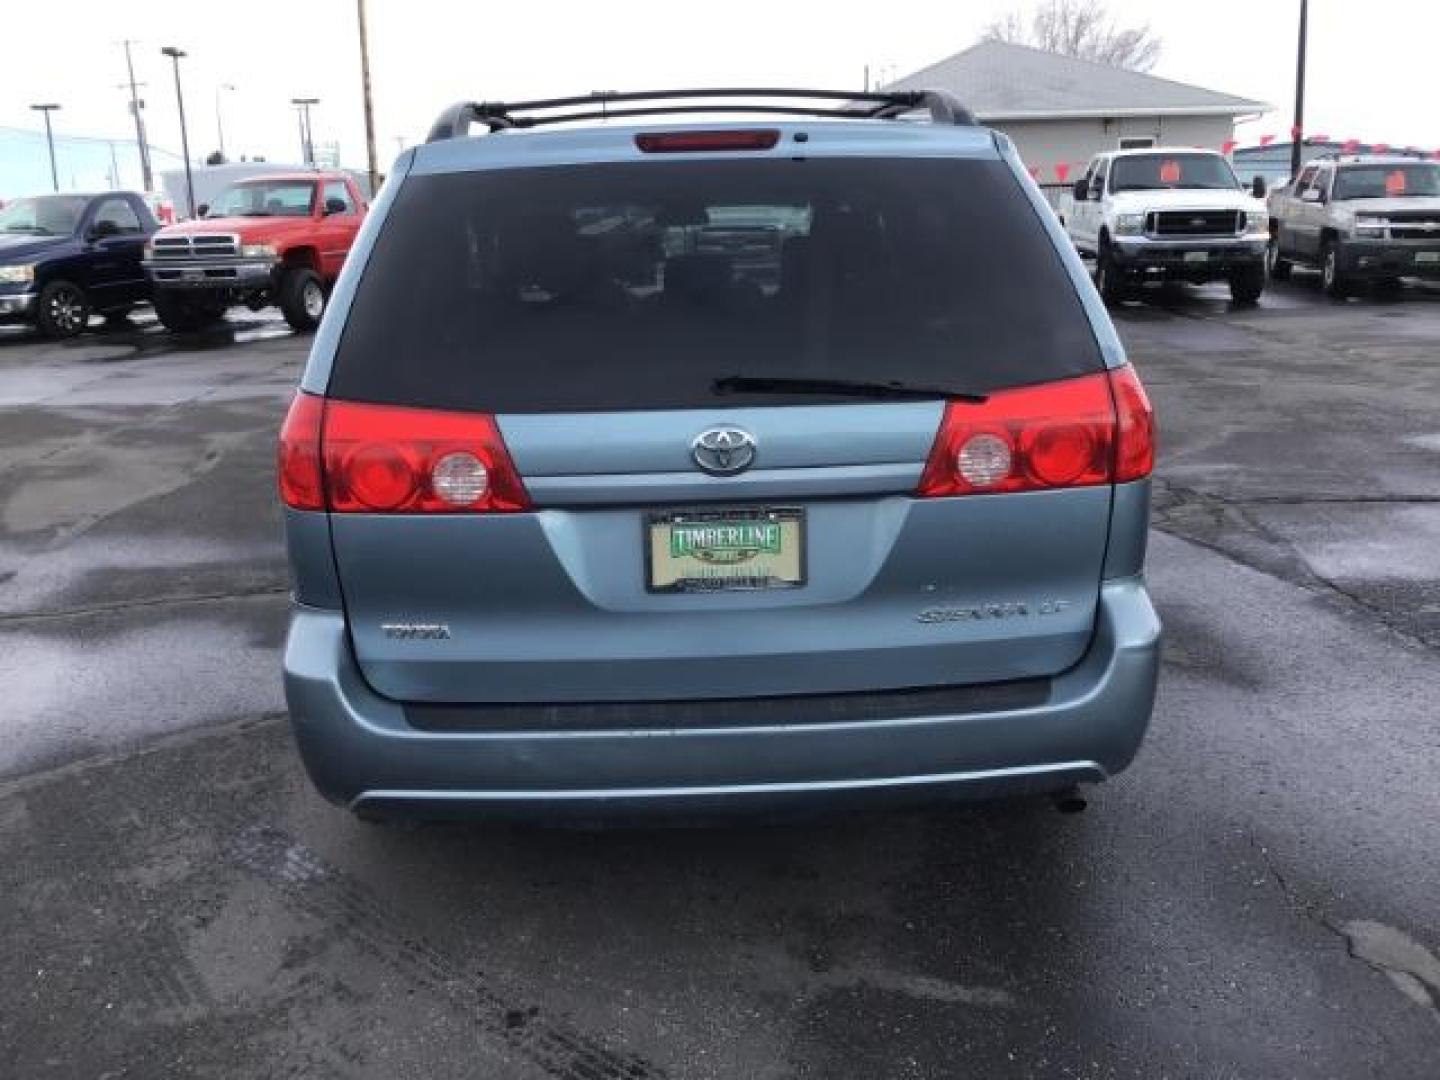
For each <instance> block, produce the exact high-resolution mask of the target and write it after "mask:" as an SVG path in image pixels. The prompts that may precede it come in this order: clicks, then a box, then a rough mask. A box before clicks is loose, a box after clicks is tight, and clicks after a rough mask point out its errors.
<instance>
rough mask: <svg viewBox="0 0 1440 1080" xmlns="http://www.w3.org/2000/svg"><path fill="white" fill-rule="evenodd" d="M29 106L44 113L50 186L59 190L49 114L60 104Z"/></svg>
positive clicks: (58, 175) (53, 137)
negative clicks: (48, 153) (48, 148)
mask: <svg viewBox="0 0 1440 1080" xmlns="http://www.w3.org/2000/svg"><path fill="white" fill-rule="evenodd" d="M30 108H32V109H34V110H35V111H36V112H40V113H44V114H45V145H46V146H48V147H50V186H51V187H53V188H54V189H55V190H56V191H59V190H60V173H59V172H58V171H57V170H56V168H55V132H54V131H53V130H51V128H50V114H51V113H52V112H54V111H55V110H56V109H58V108H60V106H59V105H56V104H54V103H49V104H45V105H31V106H30Z"/></svg>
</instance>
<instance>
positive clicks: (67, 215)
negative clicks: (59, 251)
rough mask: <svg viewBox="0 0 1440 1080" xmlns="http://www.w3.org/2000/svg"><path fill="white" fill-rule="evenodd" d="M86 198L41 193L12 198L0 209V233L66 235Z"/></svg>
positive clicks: (78, 216)
mask: <svg viewBox="0 0 1440 1080" xmlns="http://www.w3.org/2000/svg"><path fill="white" fill-rule="evenodd" d="M88 201H89V200H88V199H86V197H85V196H83V195H41V196H39V197H37V198H34V199H16V200H15V201H14V202H13V203H11V204H10V205H9V206H7V207H5V209H4V210H0V232H3V233H28V234H30V235H31V236H70V235H71V234H72V233H74V232H75V229H76V228H77V227H78V226H79V224H80V216H81V215H82V214H84V213H85V204H86V203H87V202H88Z"/></svg>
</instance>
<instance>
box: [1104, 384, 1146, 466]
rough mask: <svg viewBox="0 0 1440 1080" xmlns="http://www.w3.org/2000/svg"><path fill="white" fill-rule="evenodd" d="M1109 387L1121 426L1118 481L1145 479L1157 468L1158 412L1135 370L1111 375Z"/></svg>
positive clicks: (1117, 448) (1117, 456) (1118, 450)
mask: <svg viewBox="0 0 1440 1080" xmlns="http://www.w3.org/2000/svg"><path fill="white" fill-rule="evenodd" d="M1110 386H1111V388H1112V389H1113V390H1114V391H1115V414H1116V417H1117V418H1118V424H1119V436H1118V439H1117V442H1118V443H1119V445H1118V446H1117V447H1116V449H1115V482H1116V483H1117V484H1124V483H1127V482H1128V481H1130V480H1141V479H1144V478H1145V477H1147V476H1149V475H1150V473H1151V471H1152V470H1153V469H1154V468H1155V411H1154V410H1153V409H1151V408H1150V399H1149V398H1148V397H1147V396H1146V394H1145V387H1143V386H1141V385H1140V376H1138V375H1136V374H1135V369H1134V368H1133V367H1130V366H1129V365H1126V366H1125V367H1122V368H1118V369H1116V370H1115V371H1112V372H1110Z"/></svg>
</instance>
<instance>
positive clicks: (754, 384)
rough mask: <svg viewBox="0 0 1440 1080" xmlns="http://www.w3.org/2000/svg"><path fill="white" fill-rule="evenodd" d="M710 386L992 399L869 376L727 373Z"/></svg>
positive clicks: (723, 390)
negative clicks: (875, 378) (827, 376)
mask: <svg viewBox="0 0 1440 1080" xmlns="http://www.w3.org/2000/svg"><path fill="white" fill-rule="evenodd" d="M710 388H711V389H712V390H714V391H715V393H717V394H820V395H823V394H834V395H836V396H843V397H861V398H878V399H885V398H889V399H893V400H900V401H928V400H930V399H931V398H949V399H950V400H951V401H968V402H972V403H973V404H976V405H979V404H981V403H982V402H985V401H988V400H989V395H987V394H975V393H970V392H969V391H965V390H955V389H950V388H946V387H939V386H914V385H911V384H910V383H903V382H898V381H895V380H891V381H889V382H881V381H879V380H875V381H868V380H865V379H792V378H785V377H783V376H775V377H768V378H761V377H758V376H749V375H727V376H725V377H724V378H722V379H716V380H715V381H714V382H713V383H711V384H710Z"/></svg>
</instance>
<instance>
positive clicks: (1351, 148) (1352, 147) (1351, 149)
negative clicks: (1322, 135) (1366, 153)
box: [1340, 139, 1360, 154]
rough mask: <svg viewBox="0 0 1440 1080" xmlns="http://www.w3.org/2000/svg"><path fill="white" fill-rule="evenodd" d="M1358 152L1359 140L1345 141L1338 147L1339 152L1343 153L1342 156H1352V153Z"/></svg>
mask: <svg viewBox="0 0 1440 1080" xmlns="http://www.w3.org/2000/svg"><path fill="white" fill-rule="evenodd" d="M1359 150H1360V140H1359V139H1346V140H1345V143H1344V145H1343V146H1341V147H1340V152H1341V153H1344V154H1354V153H1358V152H1359Z"/></svg>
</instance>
